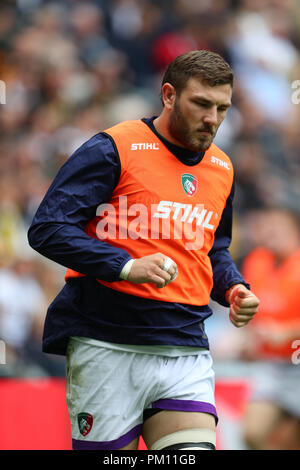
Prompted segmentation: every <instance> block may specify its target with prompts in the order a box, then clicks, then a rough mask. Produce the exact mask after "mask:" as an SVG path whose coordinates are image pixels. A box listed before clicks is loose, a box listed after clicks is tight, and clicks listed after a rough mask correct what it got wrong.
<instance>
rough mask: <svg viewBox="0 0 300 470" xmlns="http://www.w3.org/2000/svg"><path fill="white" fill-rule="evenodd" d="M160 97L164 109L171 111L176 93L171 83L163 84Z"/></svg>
mask: <svg viewBox="0 0 300 470" xmlns="http://www.w3.org/2000/svg"><path fill="white" fill-rule="evenodd" d="M161 97H162V101H163V104H164V107H165V108H167V109H169V110H171V109H172V108H173V106H174V103H175V99H176V91H175V88H174V87H173V85H171V83H168V82H167V83H164V84H163V86H162V89H161Z"/></svg>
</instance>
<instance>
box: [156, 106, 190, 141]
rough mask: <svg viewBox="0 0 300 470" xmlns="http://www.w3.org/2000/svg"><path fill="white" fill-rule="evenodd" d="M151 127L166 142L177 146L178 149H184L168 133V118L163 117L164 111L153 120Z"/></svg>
mask: <svg viewBox="0 0 300 470" xmlns="http://www.w3.org/2000/svg"><path fill="white" fill-rule="evenodd" d="M153 125H154V127H155V129H156V130H157V132H158V133H159V134H160V135H161V136H162V137H164V138H165V139H166V140H168V141H169V142H171V144H174V145H177V146H178V147H182V148H186V147H184V146H183V145H182V143H181V142H179V141H178V140H177V139H175V138H174V137H173V136H172V134H171V133H170V131H169V126H168V118H167V116H165V114H164V111H163V112H162V113H161V114H160V116H158V117H157V118H156V119H154V121H153Z"/></svg>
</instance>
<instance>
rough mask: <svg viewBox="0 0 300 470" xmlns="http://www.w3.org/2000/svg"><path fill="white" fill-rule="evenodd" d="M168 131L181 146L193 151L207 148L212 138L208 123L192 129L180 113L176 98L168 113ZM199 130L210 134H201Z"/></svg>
mask: <svg viewBox="0 0 300 470" xmlns="http://www.w3.org/2000/svg"><path fill="white" fill-rule="evenodd" d="M168 130H169V132H170V134H171V135H172V137H174V139H176V140H177V141H178V142H179V143H180V144H181V145H182V146H183V147H185V148H187V149H188V150H192V151H193V152H200V151H205V150H207V149H208V148H209V147H210V145H211V144H212V141H213V139H214V136H215V134H214V132H213V130H212V128H211V127H210V126H209V125H208V124H206V125H205V124H203V125H202V126H201V127H199V128H197V129H195V130H193V129H192V128H191V125H190V124H189V122H188V120H187V119H186V118H185V117H184V115H183V114H182V111H181V108H180V105H179V103H178V100H177V99H176V101H175V104H174V108H173V110H172V112H171V114H170V119H169V129H168ZM200 131H203V132H204V131H205V132H210V135H203V134H201V133H200Z"/></svg>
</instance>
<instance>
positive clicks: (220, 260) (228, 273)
mask: <svg viewBox="0 0 300 470" xmlns="http://www.w3.org/2000/svg"><path fill="white" fill-rule="evenodd" d="M210 260H211V264H212V269H213V281H214V285H213V289H212V292H211V298H212V299H213V300H215V301H216V302H218V303H219V304H221V305H223V306H224V307H229V303H228V298H226V297H227V296H226V292H227V291H228V290H229V289H230V288H231V287H232V286H234V285H236V284H243V285H244V286H246V287H247V288H248V289H249V288H250V286H249V284H247V283H246V282H245V280H244V278H243V276H242V275H241V273H240V272H239V270H238V268H237V267H236V265H235V263H234V261H233V259H232V258H231V255H230V253H229V251H228V250H227V249H223V250H216V251H215V252H213V253H211V255H210Z"/></svg>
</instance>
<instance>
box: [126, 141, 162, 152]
mask: <svg viewBox="0 0 300 470" xmlns="http://www.w3.org/2000/svg"><path fill="white" fill-rule="evenodd" d="M130 150H159V145H158V143H157V142H140V143H136V144H131V147H130Z"/></svg>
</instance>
